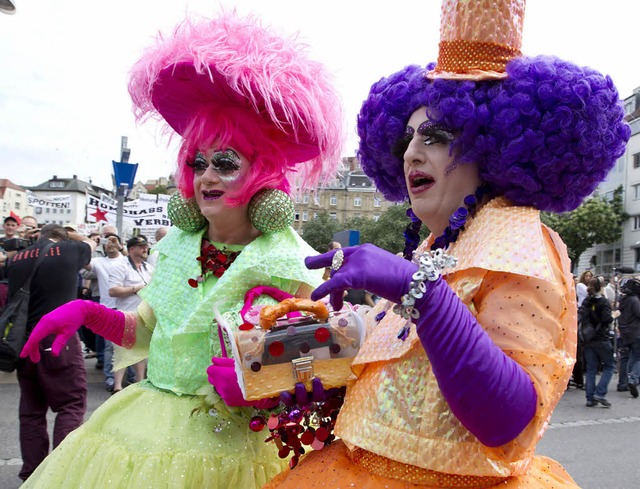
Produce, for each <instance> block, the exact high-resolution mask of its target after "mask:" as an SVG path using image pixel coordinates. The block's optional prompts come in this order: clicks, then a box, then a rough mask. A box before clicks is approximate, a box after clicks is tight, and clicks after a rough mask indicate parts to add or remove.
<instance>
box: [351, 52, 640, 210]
mask: <svg viewBox="0 0 640 489" xmlns="http://www.w3.org/2000/svg"><path fill="white" fill-rule="evenodd" d="M433 66H434V65H433V64H431V65H429V66H427V68H426V70H425V68H424V67H419V66H417V65H411V66H408V67H406V68H404V69H403V70H401V71H399V72H397V73H394V74H393V75H391V76H390V77H388V78H383V79H381V80H380V81H379V82H377V83H375V84H374V85H373V86H372V87H371V90H370V93H369V97H368V98H367V100H366V101H365V102H364V103H363V105H362V109H361V111H360V114H359V116H358V134H359V136H360V148H359V151H358V157H359V159H360V162H361V164H362V168H363V170H364V171H365V173H366V174H367V175H368V176H369V177H371V178H372V179H373V180H374V182H375V183H376V185H377V187H378V189H380V191H381V192H382V193H383V194H384V196H385V197H386V198H387V199H389V200H391V201H403V200H407V199H408V191H407V187H406V184H405V179H404V174H403V161H402V156H401V155H399V154H398V153H397V152H395V154H394V148H395V147H396V145H397V143H398V141H400V140H401V138H402V137H403V135H404V130H405V127H406V124H407V121H408V120H409V117H410V116H411V114H412V113H413V112H414V111H415V110H416V109H417V108H419V107H420V106H426V107H427V112H428V115H429V117H430V118H431V119H432V120H436V121H438V122H441V123H443V124H445V125H446V126H448V127H449V128H451V129H452V130H454V131H455V132H456V133H457V134H458V137H457V140H456V142H455V143H454V144H456V146H457V150H458V152H457V159H458V161H460V162H476V163H478V165H479V168H480V175H481V177H482V179H483V181H484V182H486V183H487V184H488V185H489V188H490V190H491V192H492V193H493V194H494V195H504V196H505V197H507V198H508V199H509V200H510V201H511V202H513V203H514V204H516V205H523V206H533V207H536V208H537V209H539V210H542V211H550V212H565V211H569V210H573V209H575V208H576V207H578V206H579V205H580V203H581V202H582V200H583V199H584V198H585V197H587V196H588V195H590V194H591V193H592V192H593V190H594V189H595V188H596V186H597V185H598V184H599V183H600V182H602V181H603V180H604V179H605V178H606V176H607V174H608V173H609V171H610V170H611V168H613V166H614V165H615V162H616V160H617V159H618V158H619V157H620V156H622V155H623V154H624V149H625V145H626V142H627V141H628V139H629V137H630V135H631V131H630V128H629V126H628V124H627V123H626V122H625V121H624V110H623V108H622V105H621V103H620V100H619V96H618V91H617V90H616V88H615V86H614V85H613V82H612V80H611V78H609V77H608V76H603V75H601V74H600V73H598V72H596V71H595V70H593V69H591V68H586V67H578V66H576V65H574V64H572V63H569V62H566V61H562V60H560V59H558V58H555V57H550V56H537V57H520V58H517V59H514V60H513V61H511V62H510V63H509V64H508V65H507V75H508V76H507V78H505V79H503V80H492V81H478V82H475V81H458V80H444V79H436V80H428V79H427V78H425V73H426V71H428V70H430V69H432V68H433Z"/></svg>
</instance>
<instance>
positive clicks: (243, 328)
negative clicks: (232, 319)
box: [238, 323, 255, 331]
mask: <svg viewBox="0 0 640 489" xmlns="http://www.w3.org/2000/svg"><path fill="white" fill-rule="evenodd" d="M254 327H255V326H254V325H253V324H251V323H242V324H241V325H240V326H238V329H239V330H240V331H251V330H252V329H253V328H254Z"/></svg>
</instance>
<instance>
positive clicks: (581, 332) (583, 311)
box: [578, 299, 596, 343]
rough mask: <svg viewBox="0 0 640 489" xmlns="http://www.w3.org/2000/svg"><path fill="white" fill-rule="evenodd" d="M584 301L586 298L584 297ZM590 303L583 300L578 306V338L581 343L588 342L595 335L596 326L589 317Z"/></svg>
mask: <svg viewBox="0 0 640 489" xmlns="http://www.w3.org/2000/svg"><path fill="white" fill-rule="evenodd" d="M585 302H587V301H586V299H585ZM591 310H592V306H591V303H587V304H585V303H584V302H583V303H582V305H581V306H580V307H579V308H578V340H580V341H581V342H582V343H588V342H590V341H591V340H593V339H594V338H595V337H596V328H595V327H594V325H593V322H592V318H591Z"/></svg>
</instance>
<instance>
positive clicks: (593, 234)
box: [540, 186, 629, 265]
mask: <svg viewBox="0 0 640 489" xmlns="http://www.w3.org/2000/svg"><path fill="white" fill-rule="evenodd" d="M622 193H623V189H622V186H620V187H618V188H617V189H616V190H615V191H614V194H613V199H612V200H611V201H607V200H606V199H605V198H604V197H601V196H598V195H595V196H593V197H591V198H589V199H587V200H586V201H584V202H583V203H582V205H581V206H580V207H578V208H577V209H575V210H574V211H571V212H566V213H563V214H552V213H548V212H542V213H541V216H540V217H541V219H542V222H544V223H545V224H546V225H547V226H549V227H550V228H551V229H553V230H554V231H556V232H557V233H558V234H559V235H560V237H561V238H562V240H563V241H564V242H565V244H566V245H567V248H568V253H569V258H571V261H572V262H573V264H574V265H576V264H577V263H578V261H579V260H580V256H581V255H582V253H584V252H585V251H586V250H587V249H589V248H591V247H592V246H593V245H596V244H599V243H603V244H606V243H613V242H615V241H618V240H619V239H620V238H621V236H622V224H623V222H624V221H625V220H626V219H628V217H629V216H628V214H626V213H625V212H624V211H623V206H622Z"/></svg>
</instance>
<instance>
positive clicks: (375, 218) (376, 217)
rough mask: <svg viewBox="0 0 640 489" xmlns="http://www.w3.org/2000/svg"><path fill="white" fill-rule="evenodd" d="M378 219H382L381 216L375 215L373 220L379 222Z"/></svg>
mask: <svg viewBox="0 0 640 489" xmlns="http://www.w3.org/2000/svg"><path fill="white" fill-rule="evenodd" d="M378 219H380V214H374V215H373V220H374V221H375V222H378Z"/></svg>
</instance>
